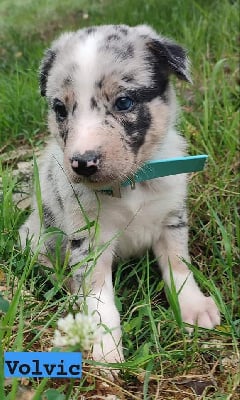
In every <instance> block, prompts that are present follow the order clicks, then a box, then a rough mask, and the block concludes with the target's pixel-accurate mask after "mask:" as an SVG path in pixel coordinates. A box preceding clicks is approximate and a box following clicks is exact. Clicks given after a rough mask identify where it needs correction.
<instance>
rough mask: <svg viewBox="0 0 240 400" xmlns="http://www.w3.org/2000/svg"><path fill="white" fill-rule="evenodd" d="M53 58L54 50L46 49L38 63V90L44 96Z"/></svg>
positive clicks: (54, 56)
mask: <svg viewBox="0 0 240 400" xmlns="http://www.w3.org/2000/svg"><path fill="white" fill-rule="evenodd" d="M55 58H56V52H55V51H53V50H51V49H48V50H47V51H46V52H45V55H44V57H43V59H42V62H41V64H40V69H39V86H40V92H41V95H42V96H46V87H47V80H48V74H49V71H50V69H51V68H52V65H53V63H54V60H55Z"/></svg>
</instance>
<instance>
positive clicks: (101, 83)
mask: <svg viewBox="0 0 240 400" xmlns="http://www.w3.org/2000/svg"><path fill="white" fill-rule="evenodd" d="M104 80H105V76H102V78H101V79H100V80H99V81H97V82H96V83H95V86H96V87H97V88H98V89H100V90H101V89H102V87H103V82H104Z"/></svg>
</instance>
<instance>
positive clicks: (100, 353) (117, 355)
mask: <svg viewBox="0 0 240 400" xmlns="http://www.w3.org/2000/svg"><path fill="white" fill-rule="evenodd" d="M119 347H120V346H119ZM119 347H116V346H115V347H112V348H110V347H109V346H106V343H105V346H104V347H103V346H102V345H100V344H96V345H94V347H93V354H92V355H93V359H94V360H95V361H100V362H102V363H107V364H113V363H122V362H123V361H124V357H123V354H122V348H119ZM99 373H100V374H101V375H103V376H105V377H106V378H107V379H109V380H111V381H113V380H114V379H115V378H116V377H117V376H118V374H119V369H115V368H112V367H111V366H106V367H105V366H104V367H102V366H101V367H99Z"/></svg>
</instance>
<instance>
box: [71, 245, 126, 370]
mask: <svg viewBox="0 0 240 400" xmlns="http://www.w3.org/2000/svg"><path fill="white" fill-rule="evenodd" d="M87 242H88V240H87V239H85V240H84V242H82V240H75V241H72V247H74V249H72V256H71V262H72V263H75V264H76V262H77V261H80V259H81V258H83V257H84V256H85V257H86V255H87V247H86V245H87ZM78 243H79V245H81V246H79V249H78V248H77V247H76V245H77V244H78ZM79 257H80V258H79ZM112 262H113V256H112V249H111V247H109V248H107V249H105V250H104V251H103V253H102V254H101V255H100V256H99V257H98V259H97V261H96V264H95V265H91V263H89V265H86V264H85V265H83V266H81V267H80V268H79V269H78V270H77V271H75V272H74V274H73V280H72V285H71V286H72V291H73V292H75V293H77V294H78V295H79V296H80V301H81V300H83V301H86V305H87V308H88V314H89V315H93V316H94V318H95V320H96V322H97V324H98V325H99V326H100V328H99V341H98V343H97V344H95V345H94V347H93V358H94V359H95V360H96V361H103V362H108V363H115V362H122V361H123V352H122V339H121V337H122V334H121V327H120V316H119V313H118V311H117V308H116V306H115V302H114V291H113V284H112Z"/></svg>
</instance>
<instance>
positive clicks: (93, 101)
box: [90, 97, 99, 110]
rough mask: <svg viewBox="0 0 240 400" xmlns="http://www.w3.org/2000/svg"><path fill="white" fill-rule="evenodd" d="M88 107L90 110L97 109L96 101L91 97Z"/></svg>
mask: <svg viewBox="0 0 240 400" xmlns="http://www.w3.org/2000/svg"><path fill="white" fill-rule="evenodd" d="M90 107H91V110H94V109H99V107H98V104H97V100H96V99H95V97H91V99H90Z"/></svg>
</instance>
